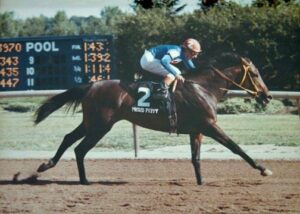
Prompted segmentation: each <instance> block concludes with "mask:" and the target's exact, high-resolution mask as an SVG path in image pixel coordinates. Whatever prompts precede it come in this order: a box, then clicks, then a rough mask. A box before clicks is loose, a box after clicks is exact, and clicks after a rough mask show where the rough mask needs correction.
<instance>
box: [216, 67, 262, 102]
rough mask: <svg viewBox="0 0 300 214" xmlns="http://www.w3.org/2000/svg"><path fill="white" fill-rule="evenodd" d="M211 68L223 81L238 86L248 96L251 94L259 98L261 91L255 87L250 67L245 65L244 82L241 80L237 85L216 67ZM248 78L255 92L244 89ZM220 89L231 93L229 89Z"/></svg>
mask: <svg viewBox="0 0 300 214" xmlns="http://www.w3.org/2000/svg"><path fill="white" fill-rule="evenodd" d="M211 68H212V69H213V70H214V71H215V72H216V73H217V74H218V75H219V76H220V77H221V78H222V79H224V80H226V81H228V82H231V83H232V84H233V85H235V86H237V87H238V88H240V89H242V90H244V91H246V92H247V93H248V94H250V95H252V96H257V95H258V91H259V90H258V88H257V86H256V85H255V83H254V80H253V79H252V76H251V74H250V71H249V68H250V66H245V65H243V70H244V75H243V78H242V80H241V82H240V83H236V82H235V81H233V80H232V79H230V78H229V77H227V76H226V75H225V74H223V73H222V72H221V71H220V70H219V69H217V68H215V67H213V66H211ZM247 76H248V77H249V79H250V81H251V83H252V85H253V87H254V89H255V91H253V90H250V89H248V88H245V87H243V84H244V82H245V80H246V79H247ZM220 89H221V90H224V91H229V89H227V88H220Z"/></svg>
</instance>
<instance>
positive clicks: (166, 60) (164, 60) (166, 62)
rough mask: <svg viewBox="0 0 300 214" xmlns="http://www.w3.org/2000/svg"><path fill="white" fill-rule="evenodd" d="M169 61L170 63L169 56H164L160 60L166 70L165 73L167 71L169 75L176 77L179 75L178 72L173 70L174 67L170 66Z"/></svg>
mask: <svg viewBox="0 0 300 214" xmlns="http://www.w3.org/2000/svg"><path fill="white" fill-rule="evenodd" d="M171 61H172V58H171V56H170V55H169V54H166V55H164V56H163V58H162V59H161V60H160V62H161V64H162V65H163V66H164V68H165V69H167V71H169V72H170V73H171V74H173V75H175V76H177V75H179V74H180V73H179V72H178V70H176V69H175V68H174V66H171Z"/></svg>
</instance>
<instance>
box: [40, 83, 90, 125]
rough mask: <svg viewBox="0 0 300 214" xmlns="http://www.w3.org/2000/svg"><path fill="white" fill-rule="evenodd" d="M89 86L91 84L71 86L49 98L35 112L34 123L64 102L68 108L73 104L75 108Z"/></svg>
mask: <svg viewBox="0 0 300 214" xmlns="http://www.w3.org/2000/svg"><path fill="white" fill-rule="evenodd" d="M90 87H91V85H83V86H79V87H75V88H71V89H69V90H67V91H65V92H63V93H60V94H58V95H55V96H53V97H51V98H49V99H48V100H46V102H45V103H44V104H42V105H41V106H40V107H39V108H38V109H37V111H36V112H35V120H34V123H35V124H38V123H39V122H41V121H43V120H44V119H46V118H47V117H48V116H49V115H50V114H52V113H53V112H54V111H56V110H57V109H59V108H61V107H62V106H63V105H65V104H68V106H69V108H70V107H71V106H72V105H74V110H75V109H76V107H77V106H78V105H79V104H80V103H81V100H82V99H83V98H84V96H85V95H86V93H87V92H88V91H89V89H90Z"/></svg>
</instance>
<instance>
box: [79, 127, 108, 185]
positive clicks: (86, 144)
mask: <svg viewBox="0 0 300 214" xmlns="http://www.w3.org/2000/svg"><path fill="white" fill-rule="evenodd" d="M95 127H99V126H98V125H97V126H95ZM100 127H101V128H100V130H99V129H95V128H93V130H92V131H91V130H89V132H88V133H87V135H86V137H85V138H84V139H83V140H82V142H81V143H80V144H79V145H78V146H77V147H76V148H75V154H76V161H77V167H78V171H79V178H80V183H81V184H88V180H87V178H86V174H85V168H84V157H85V155H86V154H87V152H88V151H89V150H90V149H92V148H93V147H94V146H95V145H96V144H97V142H98V141H99V140H100V139H101V138H102V137H103V136H104V135H105V134H106V133H107V132H108V131H109V130H110V129H111V126H108V125H106V126H103V125H102V126H100Z"/></svg>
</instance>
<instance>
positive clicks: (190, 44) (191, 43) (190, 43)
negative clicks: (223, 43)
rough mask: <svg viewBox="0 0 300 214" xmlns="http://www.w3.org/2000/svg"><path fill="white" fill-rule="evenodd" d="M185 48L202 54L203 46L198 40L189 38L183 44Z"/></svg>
mask: <svg viewBox="0 0 300 214" xmlns="http://www.w3.org/2000/svg"><path fill="white" fill-rule="evenodd" d="M183 47H184V48H186V49H189V50H191V51H194V52H196V53H200V52H201V46H200V43H199V42H198V41H197V40H196V39H192V38H188V39H186V40H185V41H184V42H183Z"/></svg>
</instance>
